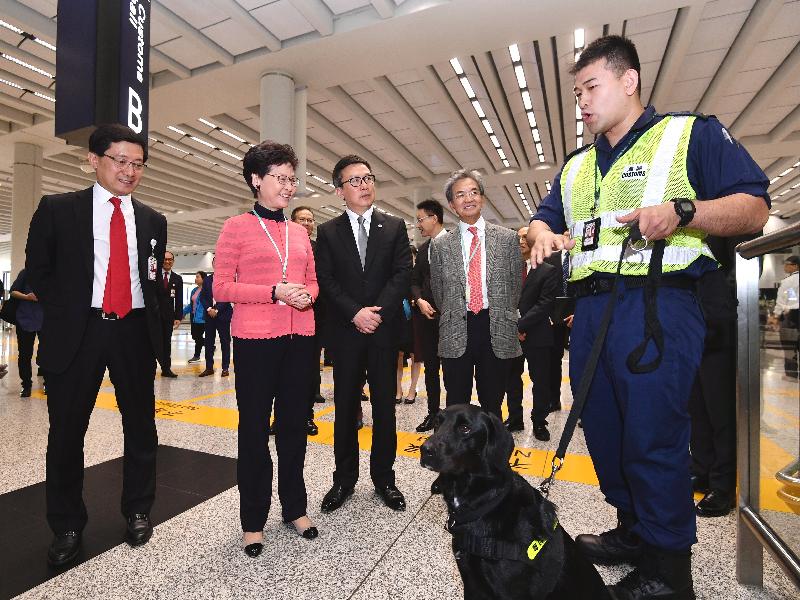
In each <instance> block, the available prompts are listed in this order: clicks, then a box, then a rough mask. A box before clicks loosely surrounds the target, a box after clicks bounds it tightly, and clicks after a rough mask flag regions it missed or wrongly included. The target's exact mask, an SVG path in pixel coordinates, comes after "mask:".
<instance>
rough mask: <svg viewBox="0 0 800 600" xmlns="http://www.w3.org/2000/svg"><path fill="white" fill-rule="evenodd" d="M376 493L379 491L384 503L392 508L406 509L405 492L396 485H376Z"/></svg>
mask: <svg viewBox="0 0 800 600" xmlns="http://www.w3.org/2000/svg"><path fill="white" fill-rule="evenodd" d="M375 493H377V494H378V495H379V496H380V497H381V499H382V500H383V503H384V504H385V505H386V506H388V507H389V508H391V509H392V510H405V509H406V499H405V498H404V497H403V493H402V492H401V491H400V490H398V489H397V488H396V487H395V486H394V485H384V486H381V487H376V488H375Z"/></svg>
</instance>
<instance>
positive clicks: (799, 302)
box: [773, 271, 800, 316]
mask: <svg viewBox="0 0 800 600" xmlns="http://www.w3.org/2000/svg"><path fill="white" fill-rule="evenodd" d="M799 288H800V275H799V274H798V272H797V271H795V272H794V273H792V274H791V275H789V276H788V277H785V278H784V280H783V281H781V284H780V286H779V287H778V296H777V298H776V300H775V310H774V311H773V312H774V314H775V315H776V316H782V315H785V314H786V313H788V312H789V311H790V310H796V309H798V308H800V298H798V296H799V295H800V289H799Z"/></svg>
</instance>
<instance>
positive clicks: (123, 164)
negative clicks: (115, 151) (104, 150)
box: [103, 154, 147, 171]
mask: <svg viewBox="0 0 800 600" xmlns="http://www.w3.org/2000/svg"><path fill="white" fill-rule="evenodd" d="M103 156H105V157H106V158H110V159H111V160H113V161H114V164H115V165H116V166H117V168H118V169H119V170H120V171H124V170H125V169H127V168H128V166H129V165H130V166H131V167H133V170H134V171H141V170H143V169H144V168H145V167H146V166H147V165H146V164H144V163H143V162H141V161H138V160H128V159H127V158H120V157H119V156H111V155H109V154H103Z"/></svg>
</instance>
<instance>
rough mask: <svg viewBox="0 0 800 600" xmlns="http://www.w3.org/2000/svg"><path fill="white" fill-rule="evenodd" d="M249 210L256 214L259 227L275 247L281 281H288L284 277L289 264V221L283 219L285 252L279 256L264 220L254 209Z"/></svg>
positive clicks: (276, 246) (279, 252)
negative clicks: (279, 265) (279, 264)
mask: <svg viewBox="0 0 800 600" xmlns="http://www.w3.org/2000/svg"><path fill="white" fill-rule="evenodd" d="M250 212H251V213H253V214H254V215H255V216H256V219H258V222H259V223H260V224H261V229H263V230H264V233H266V234H267V237H268V238H269V241H270V242H272V247H273V248H275V253H276V254H277V255H278V260H279V261H281V283H288V280H287V279H286V267H287V266H288V265H289V221H288V220H287V219H284V223H286V248H285V251H286V252H285V255H284V256H281V251H280V250H278V244H276V243H275V240H274V239H272V235H271V234H270V232H269V229H267V226H266V225H264V221H262V220H261V217H260V216H258V213H257V212H256V211H255V210H251V211H250Z"/></svg>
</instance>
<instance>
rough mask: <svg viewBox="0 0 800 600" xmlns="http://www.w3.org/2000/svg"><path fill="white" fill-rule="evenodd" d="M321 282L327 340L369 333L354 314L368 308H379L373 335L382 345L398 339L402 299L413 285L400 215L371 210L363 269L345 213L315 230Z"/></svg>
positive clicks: (388, 345) (336, 341)
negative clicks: (362, 330) (379, 320)
mask: <svg viewBox="0 0 800 600" xmlns="http://www.w3.org/2000/svg"><path fill="white" fill-rule="evenodd" d="M316 260H317V281H318V282H319V288H320V291H321V292H322V294H323V295H324V296H325V303H326V307H327V314H326V327H325V331H326V338H325V339H326V342H327V343H328V344H329V345H331V346H335V345H337V344H341V343H343V342H346V340H347V339H348V336H351V335H365V334H361V333H359V332H358V330H357V329H356V327H355V325H353V323H352V321H353V317H354V316H355V315H356V313H357V312H358V311H359V310H361V309H362V308H363V307H365V306H380V307H382V308H381V311H380V315H381V318H382V319H383V322H382V323H381V324H380V325H379V326H378V328H377V329H376V330H375V333H372V334H369V335H370V336H371V339H372V341H374V342H375V344H377V345H379V346H380V347H385V348H391V347H395V346H397V345H398V343H399V333H400V327H401V326H402V322H403V319H404V318H405V317H404V315H403V309H402V304H403V298H406V297H407V296H408V292H409V286H410V283H411V249H410V248H409V243H408V234H407V233H406V225H405V223H404V222H403V220H402V219H399V218H397V217H392V216H389V215H386V214H383V213H381V212H379V211H378V210H373V212H372V222H371V224H370V230H369V242H368V243H367V255H366V258H365V261H364V262H365V266H364V270H362V269H361V261H360V260H359V258H358V247H357V246H356V240H355V238H354V237H353V230H352V228H351V227H350V219H349V218H348V217H347V213H342V214H341V215H340V216H338V217H336V218H334V219H331V220H330V221H327V222H326V223H323V224H322V225H320V226H319V229H318V230H317V255H316Z"/></svg>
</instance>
